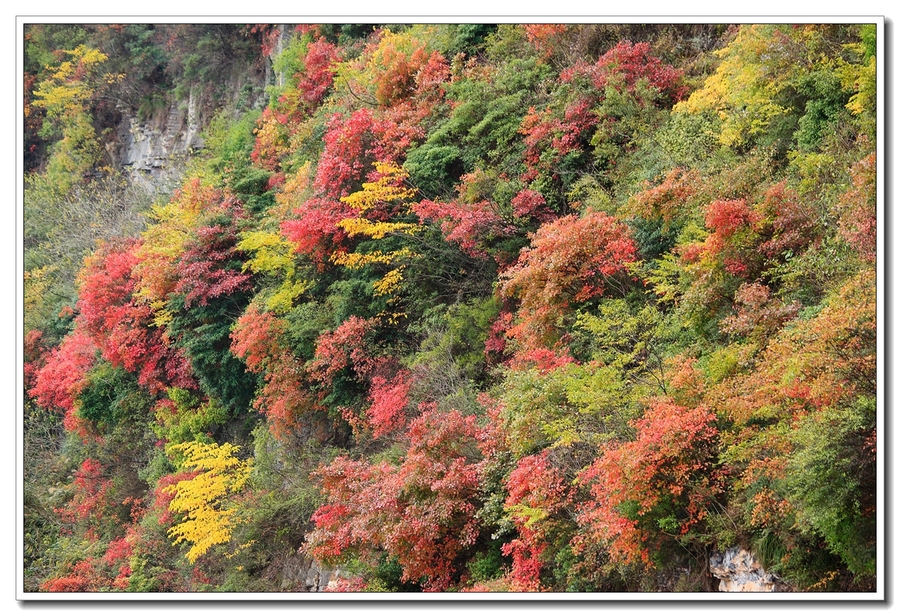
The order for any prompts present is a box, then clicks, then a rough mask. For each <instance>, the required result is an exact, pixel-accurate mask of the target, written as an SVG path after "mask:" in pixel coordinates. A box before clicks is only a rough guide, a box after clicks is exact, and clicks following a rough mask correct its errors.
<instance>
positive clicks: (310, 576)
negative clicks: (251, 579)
mask: <svg viewBox="0 0 900 616" xmlns="http://www.w3.org/2000/svg"><path fill="white" fill-rule="evenodd" d="M340 574H341V572H340V570H339V569H328V568H326V567H322V566H321V565H319V563H317V562H316V561H315V560H313V559H312V558H310V557H308V556H305V555H303V554H301V553H297V554H294V555H293V556H290V557H288V558H286V559H284V560H281V562H280V563H278V568H277V570H273V569H272V568H270V569H269V573H268V575H269V576H277V577H278V579H279V581H280V584H279V585H280V587H281V590H283V591H285V592H323V591H324V590H325V588H326V587H327V586H328V583H329V582H331V581H333V580H337V579H339V578H340Z"/></svg>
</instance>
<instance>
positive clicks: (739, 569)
mask: <svg viewBox="0 0 900 616" xmlns="http://www.w3.org/2000/svg"><path fill="white" fill-rule="evenodd" d="M709 570H710V573H712V574H713V575H714V576H715V577H717V578H719V591H721V592H777V591H781V590H786V587H785V586H784V585H783V584H782V583H781V580H780V578H779V577H778V576H777V575H775V574H773V573H766V571H765V569H763V568H762V565H761V564H760V563H759V560H758V559H757V558H756V556H754V555H753V554H752V553H751V552H749V551H747V550H745V549H744V548H741V547H734V548H729V549H728V550H726V551H725V553H724V554H722V553H718V552H717V553H715V554H713V555H712V556H711V557H710V559H709Z"/></svg>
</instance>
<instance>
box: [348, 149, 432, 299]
mask: <svg viewBox="0 0 900 616" xmlns="http://www.w3.org/2000/svg"><path fill="white" fill-rule="evenodd" d="M375 170H376V172H377V173H378V175H379V178H378V179H377V180H376V181H374V182H364V183H363V188H362V190H360V191H357V192H355V193H353V194H350V195H347V196H346V197H342V198H341V201H343V202H344V203H346V204H347V205H349V206H350V207H351V208H353V209H354V210H355V211H356V212H358V214H359V215H358V216H355V217H353V218H345V219H344V220H341V221H340V222H339V223H338V226H339V227H341V228H342V229H343V230H344V231H346V232H347V235H349V236H350V237H356V236H364V237H367V238H369V239H372V240H381V239H384V238H385V237H386V236H397V235H414V234H415V233H418V232H419V231H421V230H422V226H421V225H419V224H417V223H412V222H397V221H396V219H397V218H400V219H402V218H404V217H407V218H410V219H413V215H412V214H411V213H410V211H409V207H408V205H406V203H405V202H406V201H408V200H409V199H411V198H412V197H413V196H414V195H415V191H414V190H413V189H411V188H406V187H404V186H403V183H404V182H405V181H406V179H407V177H408V174H407V173H406V172H405V171H404V170H403V169H402V168H401V167H399V166H398V165H397V164H395V163H391V162H376V163H375ZM385 218H387V219H388V220H384V219H385ZM390 219H394V220H390ZM410 256H412V252H411V251H410V250H409V249H408V248H405V247H404V248H399V249H395V250H387V251H382V250H374V251H369V252H365V253H361V252H352V253H347V252H338V253H335V254H334V255H333V256H332V257H331V260H332V261H333V262H334V263H336V264H338V265H343V266H344V267H347V268H350V269H360V268H362V267H365V266H368V265H375V264H380V265H386V266H389V267H391V269H390V270H389V271H388V272H387V273H386V274H385V275H384V276H383V277H382V278H381V280H378V281H376V282H375V283H374V287H375V294H376V295H392V294H393V293H394V292H395V291H396V290H397V288H398V287H399V286H400V284H401V282H402V281H403V269H404V265H402V264H400V265H395V264H396V263H397V262H398V261H400V260H402V259H405V258H408V257H410Z"/></svg>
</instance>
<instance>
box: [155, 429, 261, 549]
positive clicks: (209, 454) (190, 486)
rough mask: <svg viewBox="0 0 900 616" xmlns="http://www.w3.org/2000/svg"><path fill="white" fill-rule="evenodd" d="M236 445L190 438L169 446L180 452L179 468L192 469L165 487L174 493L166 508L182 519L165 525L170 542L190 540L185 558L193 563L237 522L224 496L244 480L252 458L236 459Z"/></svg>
mask: <svg viewBox="0 0 900 616" xmlns="http://www.w3.org/2000/svg"><path fill="white" fill-rule="evenodd" d="M238 449H239V448H238V447H237V446H236V445H232V444H231V443H223V444H222V445H217V444H215V443H209V444H207V443H200V442H198V441H191V442H189V443H180V444H178V445H172V446H171V447H169V451H170V452H174V453H180V454H182V455H183V456H184V459H183V461H182V462H181V463H180V465H179V466H180V468H181V470H185V471H189V472H195V473H196V474H195V475H194V476H193V477H192V478H191V479H185V480H182V481H179V482H178V483H177V484H175V485H172V486H168V487H167V488H165V490H166V491H167V492H169V493H171V494H174V495H175V497H174V498H173V499H172V501H171V503H169V511H172V512H174V513H181V514H183V516H184V520H183V521H182V522H180V523H179V524H176V525H175V526H173V527H172V528H170V529H169V536H170V537H173V538H174V542H173V545H178V544H179V543H182V542H184V541H187V542H188V543H190V544H191V548H190V549H189V550H188V553H187V559H188V561H189V562H191V563H194V562H195V561H196V560H197V559H198V558H199V557H200V556H203V555H204V554H206V552H207V551H208V550H209V548H211V547H212V546H214V545H219V544H223V543H228V541H229V540H230V539H231V531H232V529H233V528H234V525H235V523H236V522H237V515H236V509H235V508H234V507H229V506H228V496H229V495H231V494H235V493H237V492H239V491H240V490H241V489H242V488H243V487H244V486H245V485H246V483H247V479H248V478H249V477H250V471H251V469H252V468H253V459H252V458H250V459H247V460H239V459H238V458H237V457H236V456H235V454H236V453H237V451H238Z"/></svg>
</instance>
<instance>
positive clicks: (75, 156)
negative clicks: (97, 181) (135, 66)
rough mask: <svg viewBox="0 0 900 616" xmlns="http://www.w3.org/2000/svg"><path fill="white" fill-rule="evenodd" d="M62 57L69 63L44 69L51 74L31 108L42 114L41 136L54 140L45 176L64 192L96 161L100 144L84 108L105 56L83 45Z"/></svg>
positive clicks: (108, 78)
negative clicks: (43, 112) (44, 113)
mask: <svg viewBox="0 0 900 616" xmlns="http://www.w3.org/2000/svg"><path fill="white" fill-rule="evenodd" d="M63 53H65V54H66V55H67V56H69V59H68V60H65V61H63V62H61V63H60V64H59V66H57V67H54V68H51V67H47V68H48V69H49V70H50V71H51V73H50V76H49V77H48V78H47V79H45V80H44V81H42V82H41V83H39V84H38V85H37V87H36V88H35V90H34V106H35V107H40V108H43V109H44V110H45V112H46V117H45V120H44V125H43V126H42V127H41V131H40V132H41V136H42V137H45V138H54V139H56V140H57V141H56V142H55V143H54V144H53V145H52V146H51V156H50V160H49V162H48V163H47V175H48V176H50V177H52V178H53V179H54V181H55V182H57V183H58V184H59V187H60V189H61V190H62V191H64V192H65V191H67V190H68V189H69V188H71V187H72V186H73V185H74V184H75V183H76V182H77V181H78V179H79V178H81V177H83V176H84V175H85V174H86V173H87V172H89V171H90V170H91V169H93V167H94V166H95V165H96V164H97V162H98V161H99V159H100V144H99V142H98V141H97V135H96V133H95V131H94V124H93V118H92V117H91V114H90V111H89V108H88V105H89V101H90V99H91V97H92V96H93V95H94V87H93V85H92V84H91V81H92V80H93V79H92V77H93V76H94V75H95V74H96V72H97V67H98V66H99V65H100V64H101V63H103V62H105V61H106V59H107V56H106V55H105V54H104V53H103V52H101V51H100V50H98V49H93V48H91V47H87V46H85V45H79V46H78V47H76V48H75V49H72V50H66V51H64V52H63ZM105 79H106V81H107V82H109V83H111V82H113V81H115V80H116V79H118V77H117V76H114V75H106V76H105Z"/></svg>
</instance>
